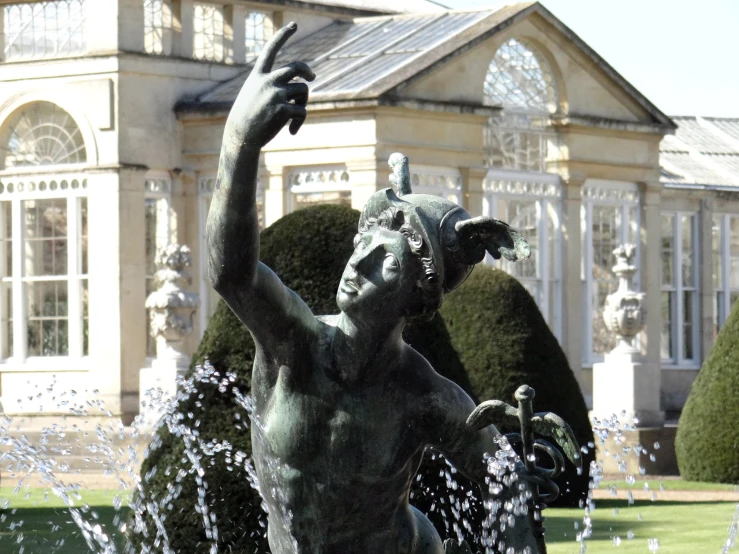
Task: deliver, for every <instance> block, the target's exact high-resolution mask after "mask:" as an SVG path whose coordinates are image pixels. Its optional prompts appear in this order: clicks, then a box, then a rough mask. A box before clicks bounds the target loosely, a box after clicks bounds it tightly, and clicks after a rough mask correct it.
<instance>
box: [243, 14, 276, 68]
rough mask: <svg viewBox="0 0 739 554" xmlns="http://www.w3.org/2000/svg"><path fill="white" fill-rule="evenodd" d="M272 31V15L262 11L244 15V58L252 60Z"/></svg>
mask: <svg viewBox="0 0 739 554" xmlns="http://www.w3.org/2000/svg"><path fill="white" fill-rule="evenodd" d="M272 33H273V24H272V17H271V16H270V15H268V14H266V13H262V12H250V13H249V14H247V16H246V60H247V61H251V60H254V59H255V58H256V57H257V56H258V55H259V53H260V52H261V51H262V48H264V45H265V44H266V43H267V41H268V40H269V39H270V37H271V36H272Z"/></svg>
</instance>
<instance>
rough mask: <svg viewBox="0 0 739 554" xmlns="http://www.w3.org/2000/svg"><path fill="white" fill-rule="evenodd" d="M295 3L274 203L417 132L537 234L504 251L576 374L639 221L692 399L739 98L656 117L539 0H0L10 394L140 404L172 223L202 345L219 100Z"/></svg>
mask: <svg viewBox="0 0 739 554" xmlns="http://www.w3.org/2000/svg"><path fill="white" fill-rule="evenodd" d="M292 20H294V21H297V22H298V24H299V30H298V33H297V35H296V36H295V37H294V38H293V39H292V40H291V42H290V43H288V46H287V47H286V48H285V49H284V51H283V53H282V54H281V59H283V60H287V59H302V60H305V61H307V62H308V63H310V64H311V66H312V67H313V69H314V70H315V72H316V74H317V75H318V79H317V80H316V81H315V82H314V83H313V84H312V85H311V102H310V105H309V118H308V120H307V122H306V123H305V125H304V126H303V128H302V129H301V131H300V133H299V134H298V135H297V136H295V137H293V136H290V135H289V134H288V133H286V132H285V133H281V134H280V135H278V137H277V138H276V139H275V140H274V141H272V142H271V143H270V144H269V145H268V147H267V148H266V149H265V150H264V153H263V156H262V159H261V165H260V191H259V195H258V196H259V199H258V201H259V202H260V204H261V217H262V221H263V224H264V225H269V224H270V223H272V222H273V221H275V220H276V219H278V218H279V217H281V216H282V215H284V214H285V213H288V212H290V211H292V210H296V209H300V208H301V207H303V206H306V205H310V204H312V203H316V202H336V203H343V204H346V205H351V206H354V207H356V208H361V207H362V206H363V204H364V202H365V200H366V199H367V198H368V197H369V196H370V195H371V194H372V193H373V192H375V191H376V190H378V189H379V188H383V187H385V186H387V185H388V176H389V168H388V166H387V158H388V157H389V155H390V154H391V153H393V152H396V151H401V152H403V153H405V154H407V155H408V156H409V157H410V160H411V166H412V167H411V169H412V174H413V177H412V178H413V186H414V190H416V191H418V192H428V193H431V194H440V195H444V196H447V197H450V198H453V199H454V200H456V201H458V202H459V203H460V204H462V205H463V206H464V207H466V208H467V209H468V210H469V211H470V212H471V213H472V214H482V213H485V214H489V215H494V216H497V217H500V218H502V219H504V220H507V221H509V222H510V223H511V224H512V225H514V226H515V227H517V228H518V229H520V230H522V231H523V232H524V234H525V235H526V236H527V238H528V239H529V241H530V242H531V244H532V247H533V252H534V254H533V256H532V258H531V259H530V260H529V261H527V262H524V263H519V264H516V265H511V266H504V267H503V268H504V269H506V270H507V271H510V272H511V273H513V274H514V275H515V276H516V277H517V278H519V279H520V280H521V281H522V282H523V283H524V284H525V285H526V287H527V288H528V289H529V291H530V292H531V293H532V295H533V296H534V297H535V298H536V300H537V302H538V304H539V306H540V308H541V310H542V312H543V314H544V316H545V318H546V319H547V321H548V322H549V324H550V326H551V328H552V330H553V331H554V333H555V334H556V335H557V337H558V338H559V340H560V342H561V344H562V346H563V348H564V350H565V352H566V353H567V355H568V358H569V360H570V363H571V365H572V366H573V368H574V369H575V372H576V374H577V375H578V377H579V379H580V382H581V385H582V387H583V391H584V392H585V394H586V396H588V395H589V394H590V390H591V387H592V383H591V381H592V376H591V375H592V371H591V368H592V365H593V363H595V362H597V361H599V360H600V359H602V356H603V354H604V353H605V352H606V351H608V350H609V349H610V348H611V347H612V341H613V338H612V337H611V336H610V335H609V334H608V333H607V331H606V329H605V325H604V324H603V322H602V317H601V310H602V306H603V302H604V299H605V297H606V296H607V295H608V294H609V293H610V292H612V291H613V290H614V287H615V285H616V283H617V280H616V278H615V277H614V275H613V274H612V272H611V269H610V268H611V266H612V265H613V262H614V259H613V257H612V255H611V252H612V250H613V249H614V248H615V247H616V246H617V245H618V244H620V243H623V242H633V243H635V244H636V245H637V248H638V254H637V259H638V261H639V266H640V271H639V273H638V275H637V279H636V280H637V282H638V285H639V287H640V288H641V290H644V291H645V292H646V293H647V302H648V308H649V312H648V318H647V323H646V329H645V332H644V333H642V335H641V337H640V347H641V348H642V350H643V352H644V353H645V355H646V357H647V359H648V360H649V361H650V362H651V364H652V367H654V368H655V369H654V370H653V373H654V375H652V376H651V378H652V379H653V381H654V383H657V384H658V386H657V387H656V390H659V391H661V393H660V394H659V395H655V398H654V402H655V403H657V404H660V405H661V406H662V409H664V410H667V411H671V410H672V411H674V410H679V409H680V408H681V406H682V404H683V403H684V401H685V398H686V396H687V393H688V391H689V388H690V385H691V383H692V381H693V379H694V378H695V376H696V374H697V371H698V369H699V367H700V364H701V361H702V360H703V358H704V357H705V354H706V352H707V351H708V349H709V348H710V346H711V344H712V341H713V339H714V336H715V333H716V330H717V328H718V327H719V326H720V324H721V322H722V321H723V320H724V319H725V317H726V314H727V312H728V310H729V307H730V304H731V301H732V300H733V299H734V298H736V297H737V295H739V283H738V282H734V281H737V279H738V277H737V275H739V266H738V265H737V264H739V250H738V249H739V193H737V192H736V191H737V190H739V188H737V187H739V177H738V175H739V163H738V162H737V161H736V160H738V159H739V156H737V152H738V151H739V147H738V146H737V144H739V131H737V129H739V123H737V122H732V121H730V120H715V121H713V120H704V119H699V118H676V119H672V118H670V117H667V116H666V115H665V114H663V113H662V112H661V111H660V110H659V109H658V108H657V107H656V106H654V105H653V104H652V103H651V102H650V101H649V100H648V99H646V98H645V97H644V96H643V95H641V94H640V93H639V92H638V91H637V90H636V89H635V88H634V87H633V86H632V85H630V84H629V83H628V82H627V81H626V80H624V79H623V77H621V76H620V75H619V74H618V73H617V72H616V71H615V70H614V69H613V68H611V67H610V66H609V65H608V63H607V62H606V61H605V60H603V59H602V58H601V57H600V56H599V55H598V54H597V53H596V52H594V51H593V50H592V49H591V48H590V47H589V46H588V45H587V44H585V43H584V42H583V41H582V40H581V39H580V38H579V37H578V36H577V35H576V34H574V33H573V32H572V31H571V30H570V29H568V28H567V27H566V24H565V22H562V21H559V20H558V19H557V18H556V17H555V16H554V15H552V14H551V13H550V12H549V11H548V10H547V9H546V8H545V7H544V6H543V5H542V4H540V3H537V2H529V3H521V4H512V5H510V6H505V7H503V8H500V9H490V10H477V11H449V10H446V9H444V8H442V7H440V6H439V5H438V4H435V3H432V2H426V1H425V0H399V1H396V2H390V1H385V0H383V1H372V2H370V1H363V0H335V1H334V0H315V1H305V2H304V1H300V0H274V1H271V2H266V1H265V2H247V1H242V0H209V1H207V2H206V1H203V2H200V1H195V0H56V1H25V0H10V1H8V0H0V29H2V31H3V34H2V35H0V83H1V85H0V233H2V236H1V237H0V238H1V240H0V269H1V270H2V276H1V277H2V285H1V286H2V294H1V295H0V401H1V402H2V405H3V408H4V410H5V411H6V412H8V413H19V412H27V413H36V412H38V411H40V410H42V409H43V410H44V411H46V412H48V411H50V410H51V411H53V410H54V409H55V407H54V406H50V405H43V406H41V405H37V404H36V403H34V401H26V400H27V399H28V396H29V395H30V394H31V393H30V392H29V391H31V390H35V389H34V387H36V386H38V387H40V388H45V387H47V386H48V385H49V383H51V382H52V381H55V382H56V383H57V385H56V386H57V387H58V388H59V389H61V390H66V389H74V390H76V391H78V393H79V398H83V399H84V398H85V397H86V395H90V394H92V391H93V390H97V391H99V394H100V395H101V397H102V398H103V399H104V400H105V401H106V403H107V406H108V408H109V409H110V410H111V412H113V413H115V414H121V415H125V416H127V417H130V416H132V415H134V414H135V413H136V411H137V410H138V393H139V391H138V385H139V370H140V369H141V368H143V367H146V366H147V365H148V364H150V358H151V356H153V355H154V344H153V341H151V340H150V339H149V338H148V337H147V325H146V320H147V314H146V311H145V308H144V301H145V298H146V296H147V294H148V293H149V292H150V291H151V286H152V285H151V283H152V276H153V273H154V267H153V260H154V254H155V252H156V250H157V249H158V248H159V247H162V246H164V245H166V244H168V243H170V242H178V243H181V244H187V245H189V246H191V248H192V252H193V258H194V261H195V271H194V273H195V282H194V285H193V289H192V290H193V292H199V293H200V295H201V307H200V311H199V316H198V320H197V322H196V328H197V329H196V332H195V333H194V334H193V336H192V337H191V338H190V339H189V342H188V344H187V348H188V349H189V350H190V351H193V350H194V349H195V347H196V345H197V341H198V339H199V337H200V336H201V335H202V332H203V330H204V328H205V326H206V325H207V321H208V317H209V315H210V314H212V312H213V310H214V308H215V305H216V302H217V296H216V294H215V293H214V292H213V291H212V289H210V287H209V285H208V282H207V279H206V278H205V264H204V255H203V252H204V230H205V220H206V216H207V211H208V207H209V203H210V196H211V194H212V191H213V185H214V180H215V173H216V170H217V164H218V156H219V149H220V141H221V136H222V133H223V126H224V122H225V118H226V116H227V113H228V110H229V107H230V104H231V102H233V99H234V97H235V95H236V94H237V92H238V90H239V87H240V85H241V84H242V83H243V81H244V79H245V76H246V75H247V74H248V71H249V69H250V64H251V63H252V61H253V60H254V58H255V56H256V55H257V54H258V52H259V51H260V49H261V48H262V46H263V45H264V42H265V40H266V39H268V38H269V36H270V34H271V33H272V32H273V30H274V29H275V28H277V27H279V26H280V25H282V24H283V23H286V22H288V21H292ZM676 131H677V135H675V133H676ZM660 145H662V150H663V152H662V154H661V153H660ZM661 156H662V163H661ZM732 164H733V165H732ZM704 166H705V167H704ZM661 168H662V169H661ZM701 168H702V169H701ZM732 263H733V264H734V267H733V268H732ZM31 396H32V395H31ZM19 400H22V402H20V403H19Z"/></svg>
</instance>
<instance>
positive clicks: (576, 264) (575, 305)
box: [562, 176, 589, 396]
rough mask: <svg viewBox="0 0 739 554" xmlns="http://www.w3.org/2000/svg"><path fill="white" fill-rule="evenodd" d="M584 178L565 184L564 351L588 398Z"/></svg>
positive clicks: (563, 198) (563, 206)
mask: <svg viewBox="0 0 739 554" xmlns="http://www.w3.org/2000/svg"><path fill="white" fill-rule="evenodd" d="M584 184H585V177H584V176H579V177H571V178H569V179H567V180H563V181H562V250H563V252H562V256H563V259H564V263H563V264H562V321H565V322H567V324H566V325H563V326H562V348H563V349H564V351H565V353H566V354H567V359H568V361H569V362H570V367H571V368H572V371H573V372H574V374H575V377H577V380H578V382H579V383H580V388H581V389H582V390H583V393H584V394H585V395H586V396H588V393H589V390H588V389H589V387H586V386H585V384H586V383H585V379H584V376H583V374H582V373H583V372H582V340H583V338H582V337H583V333H582V325H583V309H584V308H583V298H582V294H583V286H582V276H581V267H582V221H581V209H582V192H581V191H582V187H583V185H584Z"/></svg>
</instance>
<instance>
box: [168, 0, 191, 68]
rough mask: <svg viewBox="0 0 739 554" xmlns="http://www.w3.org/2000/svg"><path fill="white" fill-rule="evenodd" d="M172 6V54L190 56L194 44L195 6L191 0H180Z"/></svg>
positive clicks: (183, 56)
mask: <svg viewBox="0 0 739 554" xmlns="http://www.w3.org/2000/svg"><path fill="white" fill-rule="evenodd" d="M172 7H173V9H174V13H173V16H174V22H173V27H174V29H173V33H172V35H173V36H172V55H173V56H179V57H182V58H192V56H193V48H194V45H195V27H194V15H195V7H194V3H193V0H180V1H179V2H176V3H175V4H174V5H173V6H172Z"/></svg>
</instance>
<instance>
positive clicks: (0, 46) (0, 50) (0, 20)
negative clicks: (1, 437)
mask: <svg viewBox="0 0 739 554" xmlns="http://www.w3.org/2000/svg"><path fill="white" fill-rule="evenodd" d="M0 29H5V9H0ZM2 61H5V33H4V32H0V62H2ZM0 413H2V407H1V406H0Z"/></svg>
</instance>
